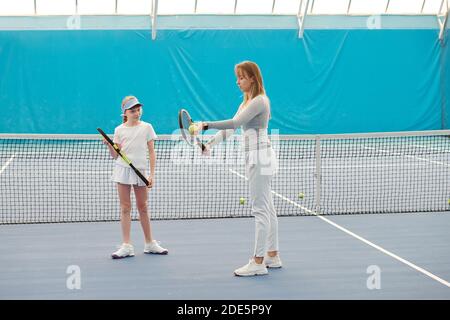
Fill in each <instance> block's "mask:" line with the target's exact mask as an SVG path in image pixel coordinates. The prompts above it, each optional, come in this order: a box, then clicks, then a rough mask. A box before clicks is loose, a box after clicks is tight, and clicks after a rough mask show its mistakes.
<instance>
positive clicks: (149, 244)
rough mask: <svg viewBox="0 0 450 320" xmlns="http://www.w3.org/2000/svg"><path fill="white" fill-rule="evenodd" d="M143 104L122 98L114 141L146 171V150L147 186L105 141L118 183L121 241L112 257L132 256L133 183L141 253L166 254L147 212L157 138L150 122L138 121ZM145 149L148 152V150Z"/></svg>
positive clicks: (135, 100) (134, 99)
mask: <svg viewBox="0 0 450 320" xmlns="http://www.w3.org/2000/svg"><path fill="white" fill-rule="evenodd" d="M141 115H142V104H141V103H140V102H139V101H138V99H137V98H136V97H134V96H127V97H125V98H124V99H123V101H122V116H123V123H122V124H121V125H119V126H118V127H116V129H115V130H114V139H113V141H114V143H115V144H117V145H118V146H119V148H120V149H121V150H122V151H123V152H124V154H126V155H127V157H128V158H129V159H130V160H131V162H132V163H133V165H134V166H135V167H136V168H137V169H138V170H139V171H140V172H142V174H144V175H145V173H146V172H148V170H147V169H148V160H147V154H149V155H150V157H149V158H150V176H148V179H147V180H148V181H149V182H150V184H149V185H148V187H147V186H146V185H145V183H144V182H143V181H142V180H141V179H140V178H139V177H138V176H137V175H136V173H135V172H134V171H133V170H132V169H131V168H130V166H129V165H128V164H127V163H126V162H125V161H124V160H123V159H122V158H121V157H119V156H118V154H117V152H116V151H115V150H114V148H113V147H112V146H111V145H110V144H109V143H105V144H106V145H107V146H108V148H109V152H110V153H111V156H112V157H113V158H114V159H116V163H115V165H114V169H113V175H112V180H113V181H114V182H116V183H117V191H118V193H119V200H120V213H121V215H120V216H121V218H120V221H121V226H122V239H123V243H122V245H121V246H120V248H119V249H118V250H117V251H115V252H114V253H113V254H112V258H113V259H121V258H126V257H133V256H134V248H133V245H132V244H131V241H130V229H131V198H130V195H131V187H132V186H133V189H134V195H135V198H136V206H137V209H138V212H139V221H140V222H141V226H142V230H143V231H144V237H145V245H144V253H154V254H167V253H168V250H167V249H164V248H162V247H161V246H160V245H159V244H158V242H157V241H156V240H154V239H152V234H151V228H150V218H149V215H148V207H147V199H148V194H147V193H148V189H147V188H152V187H153V185H154V184H155V178H154V177H155V165H156V154H155V148H154V140H155V139H156V138H157V136H156V133H155V131H154V130H153V127H152V125H151V124H150V123H147V122H144V121H141ZM147 152H148V153H147Z"/></svg>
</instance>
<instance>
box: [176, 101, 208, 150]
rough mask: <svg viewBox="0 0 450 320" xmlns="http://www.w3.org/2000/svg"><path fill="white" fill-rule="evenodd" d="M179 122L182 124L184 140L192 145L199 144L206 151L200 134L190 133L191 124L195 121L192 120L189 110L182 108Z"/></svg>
mask: <svg viewBox="0 0 450 320" xmlns="http://www.w3.org/2000/svg"><path fill="white" fill-rule="evenodd" d="M178 123H179V125H180V130H181V136H182V137H183V139H184V141H186V142H187V144H189V145H190V146H194V145H198V146H199V147H200V148H201V149H202V151H204V150H205V148H206V147H205V145H204V144H203V143H202V142H201V141H200V139H199V138H198V136H196V135H195V136H194V135H191V134H190V133H189V126H190V125H191V124H193V123H194V121H192V118H191V116H190V115H189V112H187V110H185V109H181V110H180V111H179V112H178Z"/></svg>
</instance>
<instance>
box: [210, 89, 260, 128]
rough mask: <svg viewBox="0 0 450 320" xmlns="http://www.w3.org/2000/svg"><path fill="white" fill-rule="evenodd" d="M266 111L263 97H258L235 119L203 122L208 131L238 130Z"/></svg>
mask: <svg viewBox="0 0 450 320" xmlns="http://www.w3.org/2000/svg"><path fill="white" fill-rule="evenodd" d="M263 111H264V101H263V100H262V97H257V98H255V99H253V100H252V101H251V102H250V103H249V104H248V106H247V107H245V108H243V109H242V110H241V111H240V112H238V113H237V114H236V116H235V117H234V118H233V119H229V120H224V121H212V122H210V121H206V122H203V126H205V125H206V126H207V129H220V130H224V129H233V130H236V129H237V128H239V127H240V126H242V125H243V124H244V123H247V122H249V121H250V120H252V119H253V118H254V117H256V116H257V115H259V114H260V113H261V112H263Z"/></svg>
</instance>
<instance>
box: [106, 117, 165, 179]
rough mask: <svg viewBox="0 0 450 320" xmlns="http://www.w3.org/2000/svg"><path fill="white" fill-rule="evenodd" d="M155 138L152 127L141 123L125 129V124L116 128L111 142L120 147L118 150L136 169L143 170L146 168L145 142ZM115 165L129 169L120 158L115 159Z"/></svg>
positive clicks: (146, 150)
mask: <svg viewBox="0 0 450 320" xmlns="http://www.w3.org/2000/svg"><path fill="white" fill-rule="evenodd" d="M157 138H158V137H157V136H156V133H155V130H153V127H152V125H151V124H150V123H147V122H144V121H141V122H140V123H139V124H138V125H137V126H134V127H127V126H126V125H125V124H121V125H120V126H118V127H117V128H116V129H115V130H114V139H113V141H114V143H117V144H119V145H120V149H121V150H122V151H123V153H124V154H125V155H126V156H127V157H128V159H130V161H131V163H132V164H133V165H134V166H135V167H136V168H138V169H142V170H144V169H147V168H148V158H147V155H148V147H147V142H148V141H150V140H155V139H157ZM116 163H117V164H118V165H120V166H123V167H129V165H128V164H127V163H126V162H125V161H124V160H123V159H122V157H120V156H119V157H117V159H116Z"/></svg>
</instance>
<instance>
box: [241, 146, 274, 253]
mask: <svg viewBox="0 0 450 320" xmlns="http://www.w3.org/2000/svg"><path fill="white" fill-rule="evenodd" d="M266 154H267V153H266ZM269 154H270V156H269V157H270V159H269V162H271V164H268V162H267V161H266V160H263V161H261V160H260V159H258V158H259V157H257V156H255V155H249V154H248V153H247V154H246V169H247V175H248V181H249V188H250V201H251V205H252V215H253V216H254V217H255V252H254V255H255V256H256V257H264V255H265V253H266V252H267V251H278V218H277V213H276V211H275V206H274V204H273V196H272V192H271V187H270V183H271V181H272V177H273V174H274V173H275V172H276V170H270V168H272V169H274V168H275V167H277V165H274V163H275V162H276V161H277V160H276V156H275V153H274V152H273V151H272V150H270V153H269ZM268 168H269V169H268Z"/></svg>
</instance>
